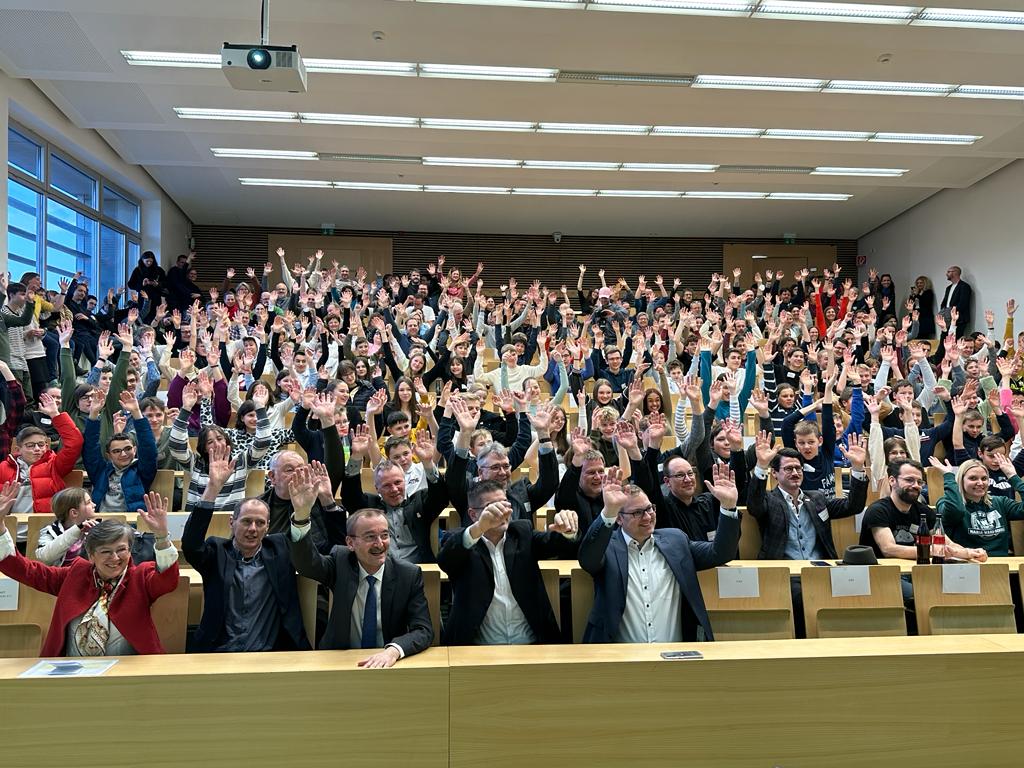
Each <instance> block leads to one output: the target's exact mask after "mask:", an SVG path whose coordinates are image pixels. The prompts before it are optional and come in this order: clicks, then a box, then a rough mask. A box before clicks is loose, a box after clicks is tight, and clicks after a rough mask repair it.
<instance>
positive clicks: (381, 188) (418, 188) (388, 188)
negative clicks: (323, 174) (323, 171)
mask: <svg viewBox="0 0 1024 768" xmlns="http://www.w3.org/2000/svg"><path fill="white" fill-rule="evenodd" d="M333 186H334V188H335V189H353V190H360V191H364V192H422V191H423V185H422V184H384V183H377V182H370V181H335V182H333Z"/></svg>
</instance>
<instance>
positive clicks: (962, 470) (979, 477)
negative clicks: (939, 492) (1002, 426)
mask: <svg viewBox="0 0 1024 768" xmlns="http://www.w3.org/2000/svg"><path fill="white" fill-rule="evenodd" d="M997 455H998V456H999V468H1000V469H1001V470H1003V472H1004V473H1006V477H1007V478H1008V479H1009V481H1010V485H1011V486H1013V489H1014V490H1015V491H1016V492H1017V493H1019V494H1024V481H1022V480H1021V479H1020V478H1019V477H1018V476H1017V472H1016V471H1015V470H1014V468H1013V462H1012V461H1010V459H1009V457H1007V456H1006V455H1005V454H1002V453H1000V454H997ZM931 464H932V466H933V467H938V468H939V469H941V470H942V472H943V473H944V474H943V478H942V479H943V484H944V485H945V489H946V492H945V494H944V495H943V497H942V498H941V499H939V503H938V504H936V505H935V509H936V511H938V513H939V514H940V515H942V525H943V526H944V527H945V529H946V536H947V537H949V538H951V539H952V540H953V541H955V542H957V543H958V544H962V545H963V546H965V547H981V548H982V549H984V550H985V551H986V552H988V554H989V555H990V556H991V557H1006V556H1007V555H1009V554H1010V521H1011V520H1024V503H1021V502H1019V501H1015V500H1014V499H1011V498H1007V497H1005V496H992V495H991V494H989V492H988V469H987V468H986V467H985V465H984V464H982V463H981V462H980V461H977V460H975V459H971V460H970V461H965V462H964V463H963V464H961V465H960V466H959V467H954V466H952V465H951V464H949V462H940V461H939V460H938V459H936V458H935V457H934V456H933V457H932V458H931ZM1018 554H1024V553H1018Z"/></svg>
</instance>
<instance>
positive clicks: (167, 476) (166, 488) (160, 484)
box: [149, 469, 175, 504]
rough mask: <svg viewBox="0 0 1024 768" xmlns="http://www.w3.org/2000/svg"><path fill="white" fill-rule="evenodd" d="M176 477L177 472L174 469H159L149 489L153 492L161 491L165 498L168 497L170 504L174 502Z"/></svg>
mask: <svg viewBox="0 0 1024 768" xmlns="http://www.w3.org/2000/svg"><path fill="white" fill-rule="evenodd" d="M174 477H175V472H174V470H173V469H158V470H157V471H156V477H155V478H153V483H152V484H151V485H150V486H149V490H150V491H151V492H152V493H159V494H160V495H161V496H162V497H163V498H165V499H167V501H168V503H169V504H173V503H174Z"/></svg>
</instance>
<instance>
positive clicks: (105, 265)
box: [94, 224, 126, 303]
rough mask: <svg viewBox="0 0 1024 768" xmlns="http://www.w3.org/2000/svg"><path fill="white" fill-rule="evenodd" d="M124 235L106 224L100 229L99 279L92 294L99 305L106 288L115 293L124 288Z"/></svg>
mask: <svg viewBox="0 0 1024 768" xmlns="http://www.w3.org/2000/svg"><path fill="white" fill-rule="evenodd" d="M125 239H126V238H125V236H124V233H122V232H118V231H117V230H116V229H113V228H112V227H108V226H107V225H106V224H104V225H102V226H101V227H100V279H99V282H98V283H97V284H96V290H95V291H94V293H95V294H96V296H98V297H99V299H100V303H102V302H103V297H104V296H106V294H107V289H108V288H113V289H114V290H115V291H116V290H117V289H118V288H123V287H124V286H125V276H124V244H125Z"/></svg>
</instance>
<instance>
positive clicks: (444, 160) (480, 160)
mask: <svg viewBox="0 0 1024 768" xmlns="http://www.w3.org/2000/svg"><path fill="white" fill-rule="evenodd" d="M423 164H424V165H448V166H455V167H458V168H518V167H520V166H521V165H522V164H523V161H522V160H502V159H499V158H487V157H424V158H423Z"/></svg>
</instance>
